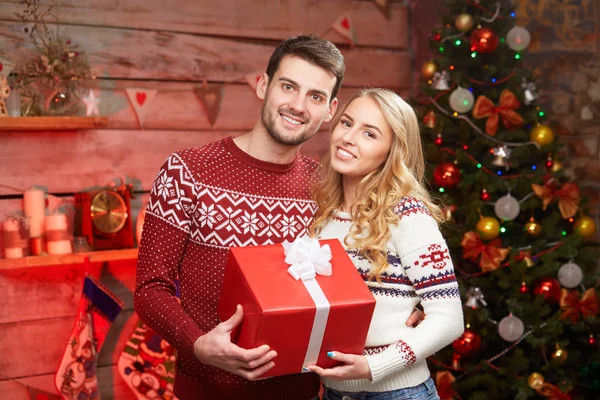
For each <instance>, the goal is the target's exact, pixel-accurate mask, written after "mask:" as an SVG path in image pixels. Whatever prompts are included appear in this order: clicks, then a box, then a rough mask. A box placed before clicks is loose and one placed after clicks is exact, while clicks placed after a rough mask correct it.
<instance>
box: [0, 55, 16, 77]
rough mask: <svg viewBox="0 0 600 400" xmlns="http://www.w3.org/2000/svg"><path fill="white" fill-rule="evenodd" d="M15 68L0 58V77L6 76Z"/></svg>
mask: <svg viewBox="0 0 600 400" xmlns="http://www.w3.org/2000/svg"><path fill="white" fill-rule="evenodd" d="M14 68H15V64H14V63H13V62H11V61H8V60H7V59H5V58H2V57H0V76H8V75H9V74H10V73H11V72H12V70H13V69H14Z"/></svg>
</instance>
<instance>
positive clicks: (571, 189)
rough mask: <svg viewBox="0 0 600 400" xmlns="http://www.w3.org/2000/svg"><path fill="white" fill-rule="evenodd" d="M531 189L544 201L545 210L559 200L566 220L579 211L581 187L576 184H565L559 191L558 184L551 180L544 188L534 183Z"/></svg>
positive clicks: (559, 205)
mask: <svg viewBox="0 0 600 400" xmlns="http://www.w3.org/2000/svg"><path fill="white" fill-rule="evenodd" d="M531 189H532V190H533V193H535V195H536V196H537V197H539V198H540V199H542V202H543V209H544V210H545V209H546V208H547V207H548V205H549V204H550V203H552V201H553V200H555V199H558V209H559V210H560V214H561V215H562V217H563V218H564V219H567V218H571V217H572V216H574V215H575V214H576V213H577V210H579V187H577V185H576V184H574V183H571V182H569V183H565V184H564V185H562V187H561V188H560V189H559V188H558V184H557V182H556V181H555V180H550V181H548V182H546V184H545V185H543V186H542V185H538V184H535V183H532V184H531Z"/></svg>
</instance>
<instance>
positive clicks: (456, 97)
mask: <svg viewBox="0 0 600 400" xmlns="http://www.w3.org/2000/svg"><path fill="white" fill-rule="evenodd" d="M474 100H475V98H474V97H473V93H471V91H470V90H467V89H465V88H463V87H460V86H459V87H457V88H456V89H454V91H453V92H452V93H450V99H449V102H450V107H452V109H453V110H454V111H456V112H457V113H461V114H464V113H466V112H469V110H471V108H473V101H474Z"/></svg>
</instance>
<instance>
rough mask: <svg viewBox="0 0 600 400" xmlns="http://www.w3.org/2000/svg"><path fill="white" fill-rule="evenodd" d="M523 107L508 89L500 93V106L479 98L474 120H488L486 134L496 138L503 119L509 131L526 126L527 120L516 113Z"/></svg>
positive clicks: (475, 106) (474, 111)
mask: <svg viewBox="0 0 600 400" xmlns="http://www.w3.org/2000/svg"><path fill="white" fill-rule="evenodd" d="M519 107H521V103H520V102H519V99H517V96H515V95H514V93H513V92H511V91H510V90H508V89H504V90H503V91H502V93H500V100H499V104H498V106H497V107H496V105H495V104H494V103H493V102H492V101H491V100H490V99H489V98H487V97H486V96H483V95H482V96H479V97H478V98H477V101H475V105H474V106H473V118H475V119H481V118H487V121H486V122H485V132H486V133H487V134H488V135H490V136H494V135H495V134H496V132H497V131H498V121H499V119H500V118H502V122H504V126H506V127H507V128H508V129H513V128H518V127H520V126H523V125H524V124H525V120H524V119H523V117H521V116H520V115H519V114H518V113H517V112H516V111H514V110H516V109H518V108H519Z"/></svg>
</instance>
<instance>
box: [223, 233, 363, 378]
mask: <svg viewBox="0 0 600 400" xmlns="http://www.w3.org/2000/svg"><path fill="white" fill-rule="evenodd" d="M319 242H320V244H321V245H329V247H330V249H331V255H332V259H331V266H332V274H331V276H322V275H316V277H315V278H314V279H313V280H312V282H309V284H307V285H308V286H313V288H312V289H311V292H312V291H313V289H314V285H315V282H314V281H315V280H316V283H317V284H318V286H319V287H320V289H321V290H322V293H323V294H324V295H325V296H324V297H325V298H326V300H325V303H329V308H328V315H327V306H325V307H323V305H322V304H321V305H320V306H319V310H320V311H319V312H317V306H316V303H315V301H316V300H313V297H312V296H311V294H310V293H309V289H307V287H308V286H305V283H304V282H308V281H304V282H303V281H302V280H295V279H294V277H292V275H291V274H290V273H288V268H289V267H290V264H287V263H286V262H285V254H284V248H283V246H282V245H281V244H277V245H265V246H248V247H232V248H230V250H229V257H228V259H227V265H226V267H225V277H224V280H223V286H222V289H221V297H220V299H219V304H218V309H217V311H218V314H219V317H220V318H221V320H222V321H225V320H227V319H229V318H230V317H231V316H232V315H233V313H234V312H235V309H236V306H237V304H241V305H242V306H243V307H244V319H243V321H242V323H241V324H240V326H238V329H237V330H236V331H234V332H233V333H232V341H233V342H234V343H236V344H237V345H238V346H240V347H242V348H246V349H251V348H255V347H258V346H260V345H263V344H267V345H269V346H270V347H271V349H273V350H275V351H277V357H275V359H274V362H275V366H274V367H273V368H271V369H270V370H269V371H268V372H267V373H266V374H265V375H263V377H267V376H278V375H287V374H296V373H301V372H303V371H302V368H303V367H304V366H307V365H314V364H316V365H318V366H320V367H323V368H331V367H334V366H335V365H338V364H339V363H338V362H336V361H335V360H333V359H331V358H330V357H327V352H328V351H340V352H342V353H348V354H362V351H363V348H364V345H365V341H366V338H367V333H368V331H369V325H370V323H371V317H372V316H373V310H374V309H375V298H374V297H373V295H372V294H371V292H370V291H369V289H368V288H367V285H365V282H364V281H363V279H362V277H361V276H360V274H359V273H358V271H357V270H356V267H355V266H354V264H353V263H352V261H351V260H350V258H349V257H348V254H346V251H345V250H344V248H343V247H342V245H341V243H340V242H339V241H338V240H337V239H333V240H320V241H319ZM317 291H319V290H318V289H317ZM321 297H323V296H321ZM324 312H325V315H324ZM321 335H322V336H321ZM321 337H322V340H321ZM307 353H308V355H307Z"/></svg>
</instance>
